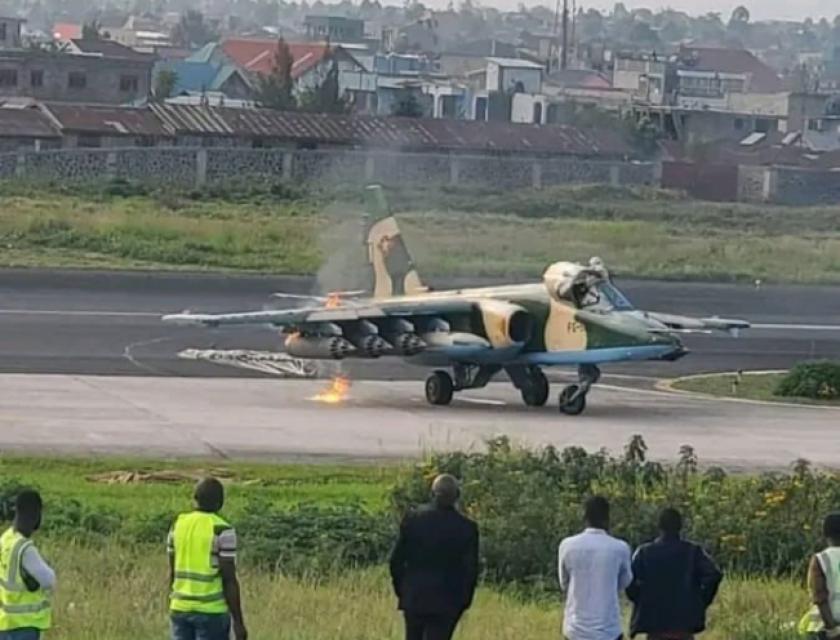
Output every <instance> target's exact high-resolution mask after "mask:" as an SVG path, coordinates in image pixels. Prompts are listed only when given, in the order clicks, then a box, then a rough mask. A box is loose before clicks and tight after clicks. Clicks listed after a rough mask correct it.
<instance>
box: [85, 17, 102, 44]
mask: <svg viewBox="0 0 840 640" xmlns="http://www.w3.org/2000/svg"><path fill="white" fill-rule="evenodd" d="M102 35H103V34H102V25H101V24H99V21H98V20H91V21H90V22H85V23H84V24H83V25H82V40H102Z"/></svg>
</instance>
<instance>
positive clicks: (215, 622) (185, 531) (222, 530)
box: [166, 478, 248, 640]
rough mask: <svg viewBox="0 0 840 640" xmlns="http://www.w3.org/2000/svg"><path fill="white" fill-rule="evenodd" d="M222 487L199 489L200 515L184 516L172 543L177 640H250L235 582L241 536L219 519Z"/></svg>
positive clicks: (208, 482) (209, 481) (212, 484)
mask: <svg viewBox="0 0 840 640" xmlns="http://www.w3.org/2000/svg"><path fill="white" fill-rule="evenodd" d="M224 502H225V493H224V487H223V486H222V483H221V482H219V481H218V480H217V479H216V478H205V479H204V480H202V481H201V482H199V483H198V485H197V486H196V488H195V503H196V510H195V511H192V512H190V513H182V514H181V515H180V516H178V519H177V520H176V521H175V525H174V526H173V527H172V530H171V531H170V532H169V536H168V538H167V545H166V546H167V551H168V553H169V584H170V588H171V594H170V600H169V609H170V620H171V626H172V640H228V639H229V638H230V629H231V618H232V619H233V635H234V638H236V640H247V638H248V632H247V630H246V629H245V621H244V619H243V617H242V605H241V598H240V594H239V580H238V579H237V577H236V531H234V529H233V527H232V526H231V525H230V524H229V523H228V522H227V521H226V520H225V519H224V518H222V517H221V516H220V515H219V511H221V510H222V507H223V506H224Z"/></svg>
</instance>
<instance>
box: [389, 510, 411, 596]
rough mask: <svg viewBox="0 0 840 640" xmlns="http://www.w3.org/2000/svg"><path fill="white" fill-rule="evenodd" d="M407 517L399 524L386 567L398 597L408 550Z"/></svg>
mask: <svg viewBox="0 0 840 640" xmlns="http://www.w3.org/2000/svg"><path fill="white" fill-rule="evenodd" d="M408 518H409V516H406V517H405V518H403V521H402V523H401V524H400V532H399V535H398V536H397V543H396V544H395V545H394V549H393V550H392V551H391V559H390V560H389V562H388V568H389V570H390V571H391V585H392V586H393V588H394V595H396V596H397V598H399V597H400V596H401V592H402V581H403V577H404V576H405V563H406V558H407V551H408V535H407V530H408Z"/></svg>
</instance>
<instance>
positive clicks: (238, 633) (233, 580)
mask: <svg viewBox="0 0 840 640" xmlns="http://www.w3.org/2000/svg"><path fill="white" fill-rule="evenodd" d="M216 544H217V545H218V549H217V551H218V554H219V574H220V575H221V577H222V591H223V592H224V596H225V602H226V603H227V606H228V610H229V611H230V617H231V619H232V621H233V637H234V638H235V639H236V640H247V639H248V631H247V630H246V629H245V617H244V616H243V615H242V595H241V593H240V589H239V578H237V576H236V531H235V530H233V529H225V530H224V531H221V532H220V533H219V534H218V535H217V537H216Z"/></svg>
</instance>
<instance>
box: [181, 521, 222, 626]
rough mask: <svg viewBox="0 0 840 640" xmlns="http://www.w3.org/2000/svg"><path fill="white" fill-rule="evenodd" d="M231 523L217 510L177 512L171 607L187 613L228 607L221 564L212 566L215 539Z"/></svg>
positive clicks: (206, 611) (218, 611)
mask: <svg viewBox="0 0 840 640" xmlns="http://www.w3.org/2000/svg"><path fill="white" fill-rule="evenodd" d="M229 528H230V525H229V524H228V523H227V522H226V521H225V520H224V519H222V518H221V517H220V516H218V515H216V514H214V513H205V512H203V511H194V512H192V513H185V514H182V515H180V516H178V519H177V520H176V521H175V527H174V529H173V531H172V538H173V540H172V542H173V547H174V551H175V559H174V565H175V571H174V574H173V577H174V581H173V584H172V593H171V594H170V604H169V608H170V609H171V610H172V611H179V612H187V613H225V612H227V610H228V607H227V603H226V602H225V596H224V591H223V588H222V578H221V575H220V573H219V569H218V567H214V566H213V561H212V560H213V540H214V538H215V536H216V534H217V530H219V529H222V530H223V529H229Z"/></svg>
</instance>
